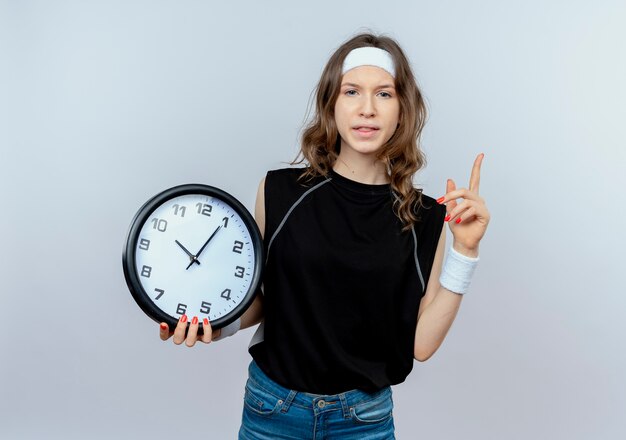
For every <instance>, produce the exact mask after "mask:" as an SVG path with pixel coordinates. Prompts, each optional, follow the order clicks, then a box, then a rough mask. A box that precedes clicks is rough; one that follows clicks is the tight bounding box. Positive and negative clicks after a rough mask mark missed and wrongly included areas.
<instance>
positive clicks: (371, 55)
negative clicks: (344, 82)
mask: <svg viewBox="0 0 626 440" xmlns="http://www.w3.org/2000/svg"><path fill="white" fill-rule="evenodd" d="M359 66H376V67H380V68H381V69H383V70H386V71H387V72H388V73H389V74H390V75H391V76H393V77H394V78H395V77H396V69H395V68H394V66H393V58H391V54H389V52H387V51H386V50H383V49H379V48H377V47H370V46H368V47H358V48H356V49H352V50H351V51H350V53H349V54H348V55H347V56H346V59H345V60H343V69H342V71H341V74H342V75H343V74H345V73H346V72H347V71H348V70H351V69H354V68H355V67H359Z"/></svg>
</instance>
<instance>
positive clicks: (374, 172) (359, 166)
mask: <svg viewBox="0 0 626 440" xmlns="http://www.w3.org/2000/svg"><path fill="white" fill-rule="evenodd" d="M333 170H335V172H336V173H337V174H340V175H342V176H343V177H346V178H348V179H350V180H354V181H356V182H359V183H365V184H369V185H382V184H385V183H389V175H388V174H387V168H386V167H385V164H384V163H382V162H381V161H378V160H375V159H374V160H372V159H371V158H368V157H346V155H345V154H342V153H339V157H337V160H336V161H335V165H334V166H333Z"/></svg>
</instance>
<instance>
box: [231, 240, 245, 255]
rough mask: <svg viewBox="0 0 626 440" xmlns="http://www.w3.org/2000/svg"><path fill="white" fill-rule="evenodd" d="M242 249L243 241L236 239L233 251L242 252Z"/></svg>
mask: <svg viewBox="0 0 626 440" xmlns="http://www.w3.org/2000/svg"><path fill="white" fill-rule="evenodd" d="M242 249H243V243H242V242H241V241H238V240H237V241H235V245H234V246H233V252H236V253H238V254H240V253H241V250H242Z"/></svg>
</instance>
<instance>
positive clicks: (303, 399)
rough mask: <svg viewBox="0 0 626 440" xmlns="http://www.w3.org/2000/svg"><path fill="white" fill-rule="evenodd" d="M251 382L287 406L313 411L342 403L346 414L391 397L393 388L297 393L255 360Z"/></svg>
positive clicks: (249, 370) (249, 368)
mask: <svg viewBox="0 0 626 440" xmlns="http://www.w3.org/2000/svg"><path fill="white" fill-rule="evenodd" d="M248 373H249V377H250V380H252V381H254V382H255V383H256V385H257V386H260V387H261V388H264V389H265V390H266V391H267V392H269V393H271V394H273V395H274V396H276V397H277V398H279V399H281V400H283V401H284V402H285V406H286V407H289V405H297V406H300V407H303V408H309V409H313V410H319V409H323V408H324V407H325V406H326V405H329V406H334V405H333V404H335V403H336V404H339V403H341V407H342V408H343V410H344V412H348V411H349V408H350V407H352V406H354V405H358V404H360V403H364V402H367V401H369V400H372V399H376V398H379V397H382V396H384V395H391V393H392V392H391V387H389V386H387V387H385V388H383V389H381V390H379V391H376V392H374V393H366V392H365V391H361V390H350V391H346V392H343V393H339V394H312V393H307V392H304V391H295V390H290V389H288V388H285V387H283V386H282V385H280V384H278V383H276V382H274V381H273V380H272V379H270V378H269V377H268V376H267V374H265V373H264V372H263V370H261V368H259V366H258V365H257V363H256V362H255V361H254V360H253V361H252V362H251V363H250V366H249V367H248Z"/></svg>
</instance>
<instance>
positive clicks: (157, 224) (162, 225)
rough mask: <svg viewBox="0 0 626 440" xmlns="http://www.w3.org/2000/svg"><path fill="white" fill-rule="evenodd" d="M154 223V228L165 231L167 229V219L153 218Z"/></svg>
mask: <svg viewBox="0 0 626 440" xmlns="http://www.w3.org/2000/svg"><path fill="white" fill-rule="evenodd" d="M152 223H153V224H152V229H156V230H157V231H159V232H165V230H166V229H167V220H163V219H160V220H159V219H158V218H153V219H152Z"/></svg>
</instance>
